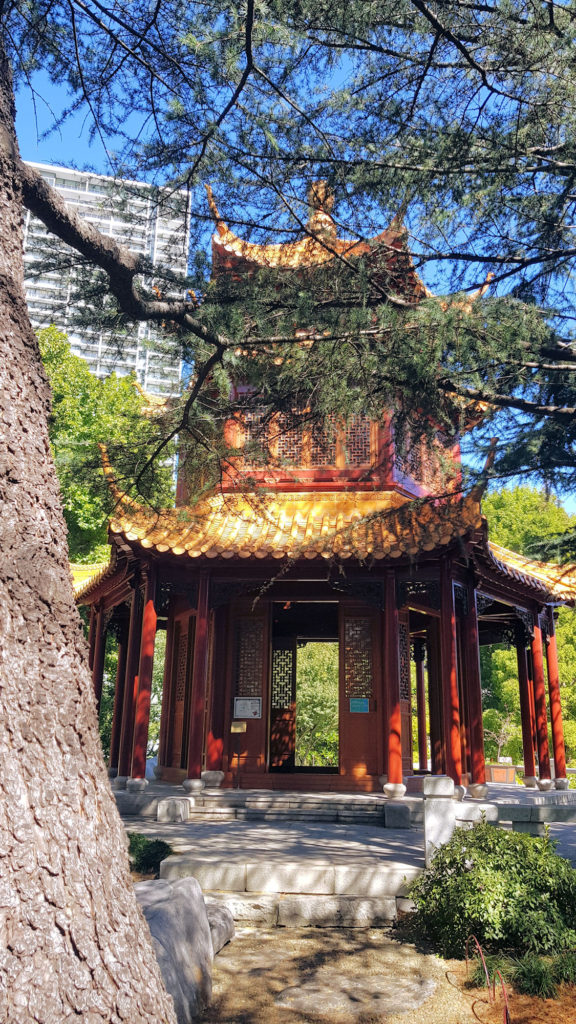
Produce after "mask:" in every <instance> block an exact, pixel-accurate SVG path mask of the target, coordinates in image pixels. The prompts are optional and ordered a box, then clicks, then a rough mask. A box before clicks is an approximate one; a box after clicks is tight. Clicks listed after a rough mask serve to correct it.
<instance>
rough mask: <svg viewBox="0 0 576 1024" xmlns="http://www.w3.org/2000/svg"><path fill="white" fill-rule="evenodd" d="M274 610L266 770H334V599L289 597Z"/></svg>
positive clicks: (337, 671)
mask: <svg viewBox="0 0 576 1024" xmlns="http://www.w3.org/2000/svg"><path fill="white" fill-rule="evenodd" d="M272 611H273V614H272V665H271V670H272V671H271V686H270V758H269V763H270V769H271V771H283V772H297V773H306V772H309V773H314V772H319V773H323V774H326V773H336V772H338V766H339V704H340V701H339V692H340V643H339V627H338V602H336V601H335V602H308V601H299V602H291V601H287V602H285V603H275V604H274V605H273V609H272Z"/></svg>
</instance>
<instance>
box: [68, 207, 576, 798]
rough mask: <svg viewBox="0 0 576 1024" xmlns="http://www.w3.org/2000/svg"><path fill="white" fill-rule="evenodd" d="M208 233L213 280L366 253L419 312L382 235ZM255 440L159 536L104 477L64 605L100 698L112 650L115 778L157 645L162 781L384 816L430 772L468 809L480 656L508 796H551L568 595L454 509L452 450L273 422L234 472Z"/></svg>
mask: <svg viewBox="0 0 576 1024" xmlns="http://www.w3.org/2000/svg"><path fill="white" fill-rule="evenodd" d="M214 212H215V216H216V218H217V230H216V233H215V235H214V239H213V265H214V273H215V274H216V275H218V274H224V275H229V274H233V275H235V276H236V278H237V279H238V280H239V281H242V279H243V275H245V274H250V273H253V272H254V273H255V272H257V269H258V268H259V267H266V268H267V269H270V268H271V267H272V268H273V269H276V270H277V271H278V273H279V274H280V273H282V270H283V268H284V267H290V268H294V267H295V266H296V267H298V266H300V265H302V266H306V267H314V266H315V262H318V263H320V262H322V263H325V262H326V259H327V256H326V253H327V251H330V252H332V253H334V251H336V252H340V253H343V254H344V255H345V256H346V258H347V259H349V260H351V259H354V258H355V256H357V255H358V254H362V255H364V256H365V255H366V251H367V250H366V249H365V248H364V247H365V246H370V248H369V250H368V253H369V255H370V256H371V254H372V253H374V252H376V253H377V252H379V255H378V256H377V259H379V260H380V261H381V264H384V263H386V266H384V265H381V266H380V271H381V272H382V274H384V273H386V275H387V279H388V280H390V279H392V278H393V279H394V280H395V282H396V284H395V288H396V291H395V294H396V295H398V296H400V295H401V298H402V302H403V303H404V305H406V303H408V302H410V303H415V302H418V301H420V299H421V298H422V297H423V296H424V295H425V294H426V291H425V289H424V286H423V285H422V284H421V282H420V281H419V280H418V277H417V275H416V273H415V271H414V268H413V266H412V263H411V260H410V257H409V253H408V252H407V251H406V248H405V241H404V235H403V233H402V231H401V230H400V228H399V227H398V225H395V224H393V225H392V226H391V228H390V229H389V230H388V231H387V232H384V233H383V234H382V235H381V236H379V237H378V238H377V239H375V240H373V241H372V243H354V242H349V241H347V240H341V239H337V238H336V235H335V228H333V223H332V222H331V218H330V212H329V209H326V208H319V209H317V210H316V212H314V213H313V215H312V218H311V222H310V226H309V234H308V236H307V237H306V238H304V239H302V241H301V242H296V243H294V242H293V243H290V244H289V245H286V246H285V247H283V246H271V247H266V246H256V245H252V244H250V243H246V242H244V241H242V240H241V239H239V238H237V237H236V236H235V235H234V234H233V233H232V232H231V231H230V230H229V229H228V228H227V226H226V225H225V224H224V222H223V221H222V220H221V218H220V217H219V215H218V214H217V211H214ZM319 218H321V220H320V227H321V229H322V232H323V237H322V239H321V240H320V239H319V238H318V234H319V232H318V230H317V228H318V225H319ZM327 236H330V246H329V250H327V245H326V238H327ZM374 258H376V257H374ZM377 269H378V268H377ZM257 421H258V410H257V409H256V410H253V413H252V415H251V416H246V415H238V416H237V417H235V418H234V419H233V420H231V421H230V422H229V423H228V424H227V427H226V429H227V431H228V432H229V434H230V435H231V438H232V443H233V445H234V447H235V448H236V450H238V451H242V450H244V452H245V454H244V456H243V457H240V463H241V464H242V465H241V467H240V468H241V470H242V472H241V473H236V472H235V471H231V472H229V473H228V474H227V475H226V476H225V477H224V479H223V481H222V484H221V486H220V487H219V489H218V490H217V491H216V492H215V493H214V494H212V495H211V496H210V497H209V498H208V499H206V500H204V501H203V502H202V503H200V504H198V505H194V506H191V507H189V508H188V507H187V502H188V500H189V497H188V495H187V492H186V485H185V480H182V482H181V486H180V488H179V507H177V508H176V509H173V510H168V511H166V513H165V514H164V515H162V516H160V517H159V516H158V515H157V514H154V515H152V514H151V512H150V510H147V509H146V508H144V507H141V506H139V505H138V504H136V503H135V502H134V501H133V500H132V499H130V498H129V497H128V496H126V495H125V494H122V493H121V492H120V491H119V490H118V489H117V488H116V485H115V483H114V480H113V471H112V469H111V467H108V468H107V471H108V473H109V476H110V478H111V486H112V487H113V488H114V489H115V497H116V512H115V514H114V516H113V518H112V520H111V522H110V540H111V544H112V558H111V561H110V563H109V564H108V565H105V566H102V567H99V568H97V569H96V570H95V571H94V572H93V574H92V575H89V576H88V577H87V578H86V576H85V578H84V579H83V581H82V582H81V583H80V584H79V587H78V599H79V601H81V602H84V603H86V604H88V605H90V610H91V629H90V660H91V666H92V671H93V680H94V687H95V691H96V695H97V697H98V696H99V694H100V691H101V686H102V672H103V664H104V652H105V644H106V636H107V633H108V634H109V633H110V631H113V632H114V634H115V636H116V637H117V640H118V643H119V660H118V675H117V682H116V698H115V708H114V724H113V731H112V741H111V756H110V771H111V773H112V774H117V775H119V776H120V777H122V778H125V777H132V778H137V779H141V778H143V777H144V773H145V761H146V740H147V731H148V715H149V706H150V686H151V678H152V666H153V660H154V648H155V636H156V634H157V630H158V629H166V630H167V644H166V656H165V663H164V687H163V702H162V721H161V738H160V752H159V773H160V776H161V778H163V779H165V780H167V781H172V782H176V781H182V780H184V779H186V778H198V777H199V776H200V774H201V772H202V771H203V770H220V771H222V772H224V778H225V785H228V786H233V785H240V786H244V787H249V788H273V789H276V788H280V789H307V790H309V789H316V790H341V791H355V790H356V791H362V790H363V791H373V790H377V789H380V788H381V786H382V785H384V787H385V790H386V792H387V793H388V794H389V795H391V796H395V795H400V794H401V793H402V792H403V791H404V784H405V783H404V780H405V778H406V776H410V775H414V774H418V773H421V774H424V773H426V772H432V773H434V774H448V775H449V776H451V778H452V779H453V780H454V782H455V783H457V784H458V785H461V784H462V785H466V786H470V787H472V791H473V792H479V791H480V788H481V787H482V786H483V785H484V783H485V779H486V773H485V760H484V742H483V731H482V704H481V678H480V662H479V652H480V647H481V645H483V644H493V643H497V642H506V643H508V644H509V645H512V646H514V648H515V649H516V652H517V661H518V686H519V694H520V704H521V710H522V736H523V750H524V771H525V780H526V783H527V784H528V785H530V784H532V785H536V783H537V782H538V783H539V784H540V785H541V786H542V787H546V786H547V785H550V784H551V782H550V780H551V775H552V772H551V755H553V759H554V767H555V776H556V780H557V781H556V784H557V785H558V786H559V787H560V788H561V787H563V786H564V785H565V784H566V763H565V754H564V738H563V726H562V711H561V706H560V686H559V678H558V664H557V657H556V641H555V635H554V609H555V607H556V606H557V605H558V604H562V603H574V601H575V599H576V575H575V574H574V573H570V572H568V571H566V570H565V569H563V568H562V567H559V566H556V565H552V564H542V563H537V562H533V561H530V560H528V559H526V558H524V557H522V556H520V555H517V554H515V553H514V552H510V551H506V550H504V549H503V548H500V547H498V546H496V545H494V544H492V543H491V542H490V540H489V537H488V529H487V524H486V521H485V519H484V518H483V516H482V512H481V507H480V498H481V495H480V494H479V493H478V492H477V491H472V492H470V493H469V494H466V495H465V494H462V493H461V491H460V489H459V480H458V472H457V466H458V461H459V445H458V441H457V439H454V438H452V439H451V440H447V439H446V438H445V437H444V436H443V435H441V434H440V433H437V434H436V435H435V436H434V437H432V438H430V439H427V438H421V439H419V440H418V439H412V443H411V444H410V445H409V446H407V445H406V443H405V439H404V440H403V441H402V442H401V441H400V440H399V438H397V437H396V436H395V432H394V417H393V413H392V411H391V410H385V411H384V412H383V414H382V416H381V418H380V419H379V420H370V419H368V418H367V417H363V416H356V417H354V418H353V419H351V420H349V421H348V422H342V423H337V424H332V425H330V424H327V425H326V428H325V433H324V436H322V437H318V435H317V434H315V435H311V434H309V433H307V430H306V427H305V426H303V427H302V428H299V427H298V426H297V425H294V424H293V423H290V422H286V423H285V424H283V423H282V422H281V420H280V419H278V420H276V421H275V422H274V424H273V425H271V427H270V429H271V430H272V431H273V436H271V437H270V438H269V445H268V448H269V451H270V458H269V460H268V461H267V463H266V464H264V465H263V464H262V463H261V462H256V464H251V461H250V460H251V455H250V453H251V452H252V451H253V446H252V443H251V442H252V433H253V431H254V429H255V426H254V425H255V422H257ZM450 466H452V471H451V470H450ZM247 478H249V479H250V481H251V487H250V489H249V490H247V488H246V484H245V483H243V481H245V480H246V479H247ZM438 495H442V496H441V497H438ZM312 642H314V643H320V644H323V643H324V644H328V643H330V644H333V645H335V646H336V648H337V651H338V669H337V672H336V673H335V674H336V675H337V679H335V680H334V682H335V688H336V694H337V707H338V712H337V749H336V756H335V758H334V759H333V761H332V762H330V763H329V764H328V763H326V762H322V759H321V758H319V759H318V762H317V763H316V764H307V765H306V766H303V765H302V764H300V763H299V760H298V729H299V714H300V710H299V694H298V688H299V682H298V679H299V675H298V663H299V652H301V651H302V649H303V647H304V646H306V645H307V644H309V643H312ZM549 727H550V730H551V736H552V744H553V749H552V750H550V748H549V738H548V731H549ZM414 749H416V751H417V753H416V756H414ZM474 787H476V788H475V789H474Z"/></svg>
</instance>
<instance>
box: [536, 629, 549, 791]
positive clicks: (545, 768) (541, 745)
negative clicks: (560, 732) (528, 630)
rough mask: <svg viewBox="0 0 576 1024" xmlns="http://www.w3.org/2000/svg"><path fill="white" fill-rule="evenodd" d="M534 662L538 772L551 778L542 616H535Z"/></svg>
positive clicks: (543, 776)
mask: <svg viewBox="0 0 576 1024" xmlns="http://www.w3.org/2000/svg"><path fill="white" fill-rule="evenodd" d="M532 663H533V668H534V704H535V706H536V741H537V745H538V774H539V777H540V779H541V780H542V779H549V778H550V752H549V750H548V716H547V713H546V687H545V684H544V661H543V650H542V630H541V628H540V616H539V615H535V616H534V636H533V637H532Z"/></svg>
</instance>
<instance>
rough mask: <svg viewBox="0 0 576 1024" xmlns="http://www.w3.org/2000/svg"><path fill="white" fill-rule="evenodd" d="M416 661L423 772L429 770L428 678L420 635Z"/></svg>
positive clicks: (423, 642) (421, 768) (416, 649)
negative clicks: (426, 677) (427, 727)
mask: <svg viewBox="0 0 576 1024" xmlns="http://www.w3.org/2000/svg"><path fill="white" fill-rule="evenodd" d="M413 650H414V661H415V663H416V716H417V719H418V767H419V769H420V771H421V772H426V771H428V742H427V739H428V738H427V735H426V680H425V678H424V659H425V657H426V642H425V641H424V640H423V639H421V638H420V637H418V638H417V639H416V640H414V646H413Z"/></svg>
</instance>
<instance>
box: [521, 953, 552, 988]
mask: <svg viewBox="0 0 576 1024" xmlns="http://www.w3.org/2000/svg"><path fill="white" fill-rule="evenodd" d="M554 967H555V964H554V962H553V961H551V960H550V959H549V958H547V957H542V956H538V954H537V953H526V956H523V957H522V958H521V959H520V960H518V961H517V962H516V964H515V966H514V971H513V973H512V979H511V980H512V981H513V982H514V988H515V989H516V991H517V992H520V993H521V994H522V995H527V996H539V997H540V999H555V998H556V996H557V995H558V982H557V980H556V977H555V970H554Z"/></svg>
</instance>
